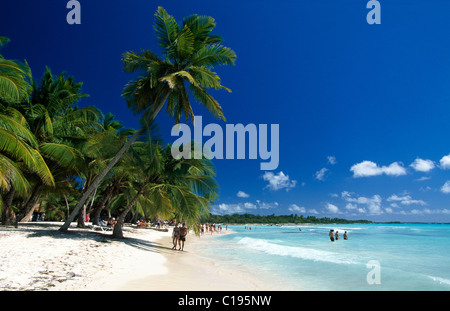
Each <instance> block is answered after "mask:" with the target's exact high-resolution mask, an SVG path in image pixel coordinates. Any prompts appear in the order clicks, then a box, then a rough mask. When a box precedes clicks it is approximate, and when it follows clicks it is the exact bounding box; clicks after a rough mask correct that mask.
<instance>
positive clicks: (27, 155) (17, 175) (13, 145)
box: [0, 106, 54, 224]
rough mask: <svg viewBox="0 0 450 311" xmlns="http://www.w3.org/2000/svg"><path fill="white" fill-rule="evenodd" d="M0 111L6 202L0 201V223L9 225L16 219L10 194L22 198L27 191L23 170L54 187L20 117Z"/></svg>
mask: <svg viewBox="0 0 450 311" xmlns="http://www.w3.org/2000/svg"><path fill="white" fill-rule="evenodd" d="M0 111H3V112H4V113H1V112H0V186H1V189H2V190H3V192H5V193H6V195H5V199H6V200H1V199H0V201H3V204H2V211H3V212H2V223H3V224H12V223H14V222H15V220H16V217H15V213H14V212H13V210H12V206H11V204H12V200H13V198H14V195H15V194H19V195H21V196H25V195H27V193H28V191H29V188H30V184H29V182H28V180H27V179H26V178H25V175H24V171H25V170H27V171H29V172H33V173H34V174H36V176H38V177H39V179H40V181H41V182H42V183H44V184H47V185H54V178H53V175H52V173H51V171H50V169H49V167H48V166H47V163H46V162H45V160H44V158H43V157H42V154H41V153H40V152H39V150H38V143H37V141H36V138H35V136H34V135H33V134H32V133H31V132H30V130H29V129H28V124H27V122H26V120H25V118H24V117H23V115H22V114H20V112H19V111H17V110H16V109H14V108H5V107H4V106H0Z"/></svg>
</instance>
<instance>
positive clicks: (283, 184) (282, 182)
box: [263, 172, 297, 191]
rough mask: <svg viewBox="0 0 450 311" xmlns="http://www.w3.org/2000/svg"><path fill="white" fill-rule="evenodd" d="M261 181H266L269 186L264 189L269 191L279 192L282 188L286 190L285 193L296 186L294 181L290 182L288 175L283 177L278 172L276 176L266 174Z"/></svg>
mask: <svg viewBox="0 0 450 311" xmlns="http://www.w3.org/2000/svg"><path fill="white" fill-rule="evenodd" d="M263 179H264V180H266V181H268V182H269V184H268V185H267V186H266V188H269V189H271V190H275V191H277V190H280V189H283V188H286V191H289V189H291V188H294V187H295V186H296V185H297V181H296V180H291V179H290V178H289V176H288V175H284V173H283V172H279V173H278V174H274V173H272V172H266V173H265V174H264V175H263Z"/></svg>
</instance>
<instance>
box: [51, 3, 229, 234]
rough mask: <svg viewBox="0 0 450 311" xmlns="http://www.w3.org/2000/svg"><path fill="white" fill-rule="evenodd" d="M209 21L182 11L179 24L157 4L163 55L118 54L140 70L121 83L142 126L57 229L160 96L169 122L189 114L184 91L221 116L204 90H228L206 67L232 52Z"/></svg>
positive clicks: (127, 66)
mask: <svg viewBox="0 0 450 311" xmlns="http://www.w3.org/2000/svg"><path fill="white" fill-rule="evenodd" d="M215 26H216V23H215V20H214V19H213V18H212V17H208V16H198V15H196V14H194V15H190V16H188V17H185V18H184V19H183V23H182V24H181V25H179V24H178V23H177V22H176V20H175V19H174V17H173V16H171V15H169V14H168V13H167V12H166V10H165V9H163V8H162V7H159V8H158V10H157V11H156V13H155V22H154V30H155V31H156V37H157V40H158V44H159V46H160V48H161V50H162V53H163V58H160V57H158V56H157V55H156V54H155V53H153V52H152V51H150V50H142V51H141V52H138V53H136V52H127V53H125V54H124V55H123V58H122V61H123V64H124V70H125V72H130V73H133V72H139V73H140V74H139V75H138V77H136V78H135V79H133V80H131V81H130V83H129V84H128V85H126V86H125V88H124V91H123V97H124V99H125V100H126V102H127V104H128V107H130V108H131V109H132V110H133V111H134V112H136V113H138V114H140V115H141V123H142V127H141V129H140V130H139V131H137V132H136V134H135V135H134V136H133V137H131V138H130V139H129V140H128V141H127V143H126V144H124V145H123V147H122V148H121V149H120V151H119V152H118V153H117V154H116V156H115V157H114V158H113V159H112V160H111V161H110V162H109V163H108V165H107V166H106V168H105V169H104V170H103V172H102V173H101V174H100V175H99V176H98V177H97V178H96V180H95V181H94V182H93V183H92V184H91V186H90V187H89V188H88V189H87V190H86V192H85V193H84V195H83V196H82V198H81V199H80V202H79V203H78V204H77V206H76V207H75V209H74V211H73V212H72V214H71V215H70V217H69V218H68V219H67V221H66V222H65V223H64V225H63V226H62V227H61V228H60V231H67V230H68V228H69V226H70V223H71V222H72V221H73V219H74V218H75V216H76V215H77V213H78V212H79V211H80V209H81V208H82V206H83V204H85V202H86V200H87V199H88V197H89V196H90V195H91V194H92V192H94V190H95V189H96V188H97V187H98V184H99V183H100V181H101V180H102V179H103V178H104V177H105V176H106V174H107V173H108V172H109V171H110V170H111V168H112V167H113V166H114V165H115V164H116V163H117V161H118V160H119V159H120V158H121V157H122V155H123V154H124V153H125V151H126V150H128V148H129V147H130V146H131V145H132V144H133V143H134V142H135V141H136V140H137V139H138V138H139V137H140V136H141V135H142V134H143V133H144V132H145V131H146V129H147V128H148V127H149V126H150V125H151V124H152V122H153V121H154V119H155V118H156V116H157V115H158V113H159V112H160V111H161V109H162V108H163V106H164V105H165V104H166V102H167V109H166V110H167V112H168V113H170V114H171V115H172V116H173V117H174V118H175V123H178V122H179V121H180V119H181V117H182V116H183V115H184V116H185V117H186V120H189V118H190V119H191V120H193V118H194V113H193V110H192V107H191V104H190V100H189V93H190V94H191V95H192V96H193V98H194V99H195V100H196V101H198V102H199V103H201V104H202V105H204V106H205V107H206V108H207V109H208V110H209V111H210V112H211V113H212V114H213V115H214V116H216V117H219V118H222V119H224V120H225V117H224V115H223V112H222V108H221V106H220V105H219V103H218V102H217V101H216V100H215V99H214V98H213V97H212V96H211V95H210V94H209V93H208V89H216V90H220V89H225V90H228V91H230V90H229V89H227V88H226V87H224V86H222V85H221V81H220V78H219V76H218V75H217V73H215V72H213V71H212V69H213V67H214V66H218V65H234V63H235V60H236V54H235V52H234V51H233V50H231V49H230V48H228V47H225V46H223V45H221V42H222V38H221V37H220V36H217V35H212V34H211V32H212V30H213V29H214V28H215Z"/></svg>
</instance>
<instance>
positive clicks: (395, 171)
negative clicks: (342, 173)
mask: <svg viewBox="0 0 450 311" xmlns="http://www.w3.org/2000/svg"><path fill="white" fill-rule="evenodd" d="M350 171H352V172H353V177H354V178H358V177H370V176H378V175H381V174H386V175H389V176H401V175H406V169H405V168H404V167H403V166H402V165H401V163H400V162H394V163H392V164H391V165H389V166H381V167H380V166H378V164H376V163H374V162H372V161H363V162H361V163H358V164H355V165H353V166H352V167H351V168H350Z"/></svg>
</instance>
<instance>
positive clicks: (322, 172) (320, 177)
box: [315, 167, 328, 181]
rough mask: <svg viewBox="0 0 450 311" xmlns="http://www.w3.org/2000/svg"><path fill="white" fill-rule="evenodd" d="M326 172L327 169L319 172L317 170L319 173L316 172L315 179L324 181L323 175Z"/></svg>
mask: <svg viewBox="0 0 450 311" xmlns="http://www.w3.org/2000/svg"><path fill="white" fill-rule="evenodd" d="M327 171H328V169H327V168H325V167H324V168H322V169H321V170H319V171H317V172H316V174H315V178H316V179H317V180H321V181H324V180H325V173H326V172H327Z"/></svg>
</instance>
